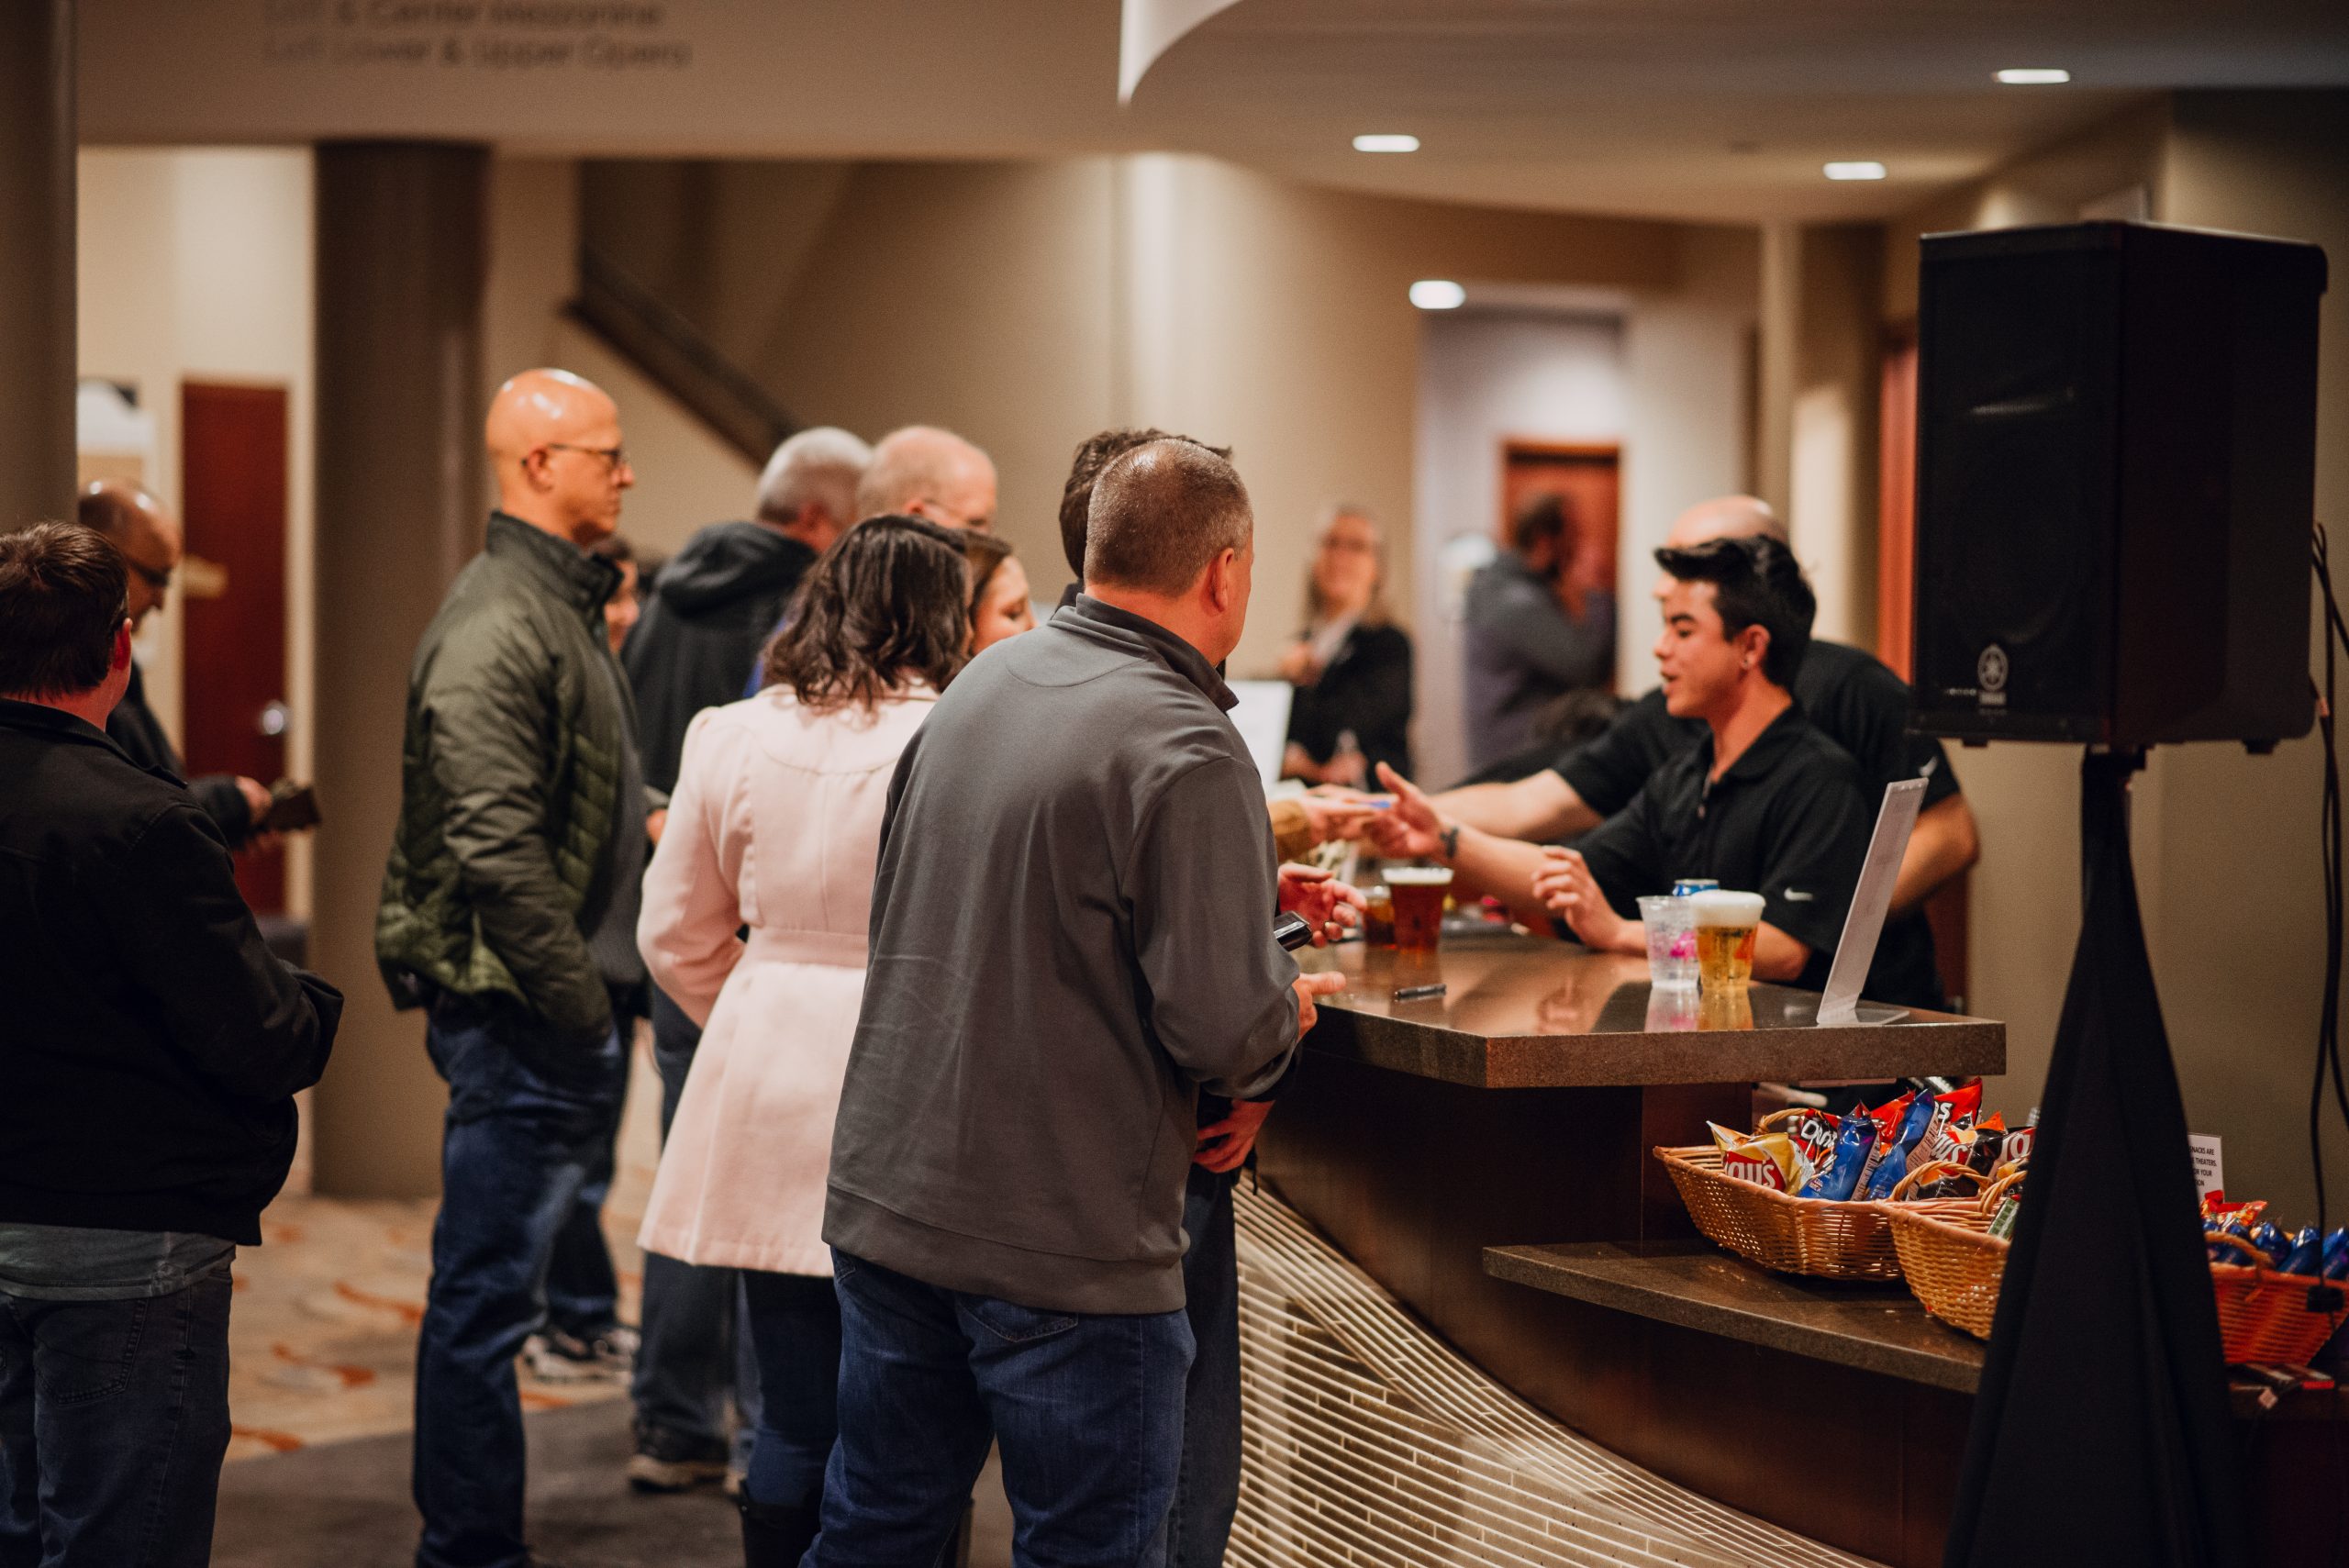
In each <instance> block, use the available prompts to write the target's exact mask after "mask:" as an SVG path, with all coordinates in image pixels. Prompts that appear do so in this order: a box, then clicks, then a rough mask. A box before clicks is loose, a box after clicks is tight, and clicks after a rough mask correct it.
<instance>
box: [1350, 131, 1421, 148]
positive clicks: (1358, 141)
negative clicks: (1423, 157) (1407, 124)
mask: <svg viewBox="0 0 2349 1568" xmlns="http://www.w3.org/2000/svg"><path fill="white" fill-rule="evenodd" d="M1354 150H1355V151H1356V152H1417V151H1418V150H1419V138H1418V137H1416V136H1390V135H1386V134H1380V135H1376V136H1358V137H1356V138H1354Z"/></svg>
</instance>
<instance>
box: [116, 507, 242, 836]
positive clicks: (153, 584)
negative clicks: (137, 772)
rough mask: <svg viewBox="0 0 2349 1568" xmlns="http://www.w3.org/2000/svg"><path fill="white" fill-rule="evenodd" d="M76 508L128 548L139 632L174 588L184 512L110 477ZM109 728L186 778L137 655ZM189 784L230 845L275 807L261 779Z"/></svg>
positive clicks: (202, 779) (139, 753)
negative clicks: (176, 514)
mask: <svg viewBox="0 0 2349 1568" xmlns="http://www.w3.org/2000/svg"><path fill="white" fill-rule="evenodd" d="M74 515H75V517H77V518H78V519H79V521H80V522H81V523H82V525H83V527H84V528H95V529H97V530H98V532H100V533H102V534H104V535H106V539H107V541H108V542H109V543H111V544H112V545H113V546H114V547H115V549H117V550H120V551H121V552H122V561H123V564H124V566H126V567H128V569H129V573H130V577H129V583H130V629H131V633H132V635H134V636H135V635H137V634H138V632H139V630H140V629H141V628H144V627H145V626H146V624H147V617H149V616H150V615H153V614H154V613H155V612H156V611H157V610H160V609H161V608H162V607H163V601H164V599H165V598H167V597H168V596H169V595H170V594H171V591H172V573H173V572H175V571H177V570H178V569H179V564H180V555H181V552H182V551H183V550H184V549H185V548H186V537H185V535H184V534H183V533H182V531H181V529H180V525H179V519H178V518H176V517H173V516H172V515H171V513H169V512H168V511H166V510H164V509H163V504H162V503H161V501H158V500H156V499H155V497H153V496H152V495H149V494H147V492H145V491H144V490H141V489H139V488H137V487H136V486H134V485H128V484H91V485H88V486H86V487H85V488H84V489H83V492H82V499H81V503H80V505H79V506H77V507H76V508H75V513H74ZM106 734H107V735H108V736H109V737H111V738H112V739H113V740H114V743H115V744H116V745H117V746H119V747H121V748H122V750H123V754H124V755H126V756H128V758H129V759H130V760H131V761H132V762H136V763H138V764H139V766H140V767H142V768H159V769H161V770H162V771H163V772H164V773H173V774H177V775H180V776H181V777H183V778H185V775H186V773H187V769H186V767H185V766H184V764H183V763H182V762H180V754H179V751H178V750H177V749H176V748H175V747H173V744H172V738H171V737H170V736H168V735H166V734H164V733H163V725H162V721H161V720H160V719H158V718H157V717H155V712H154V709H152V708H150V707H149V706H147V682H146V678H145V677H144V676H143V675H142V674H141V673H140V672H139V665H138V664H137V662H133V663H132V664H131V666H130V689H129V690H128V691H127V692H125V693H123V695H122V700H121V701H120V702H118V703H117V704H115V706H114V712H113V713H112V714H111V715H110V716H109V717H107V719H106ZM186 784H187V793H188V794H189V795H190V796H192V797H193V798H194V799H195V804H196V806H197V807H198V808H199V809H201V810H202V811H203V813H204V814H205V815H206V817H211V818H212V825H213V826H214V827H216V828H219V829H220V836H221V837H222V838H223V839H225V840H228V847H229V848H230V849H232V850H236V849H242V848H243V847H244V845H245V841H246V840H249V839H250V838H251V837H252V836H253V824H255V823H256V822H259V821H260V820H261V819H262V817H263V816H265V815H266V814H267V813H268V811H269V786H268V785H266V784H262V782H261V781H260V780H259V779H248V778H239V777H238V776H237V775H236V774H234V773H202V774H199V775H197V776H196V777H195V778H192V779H186Z"/></svg>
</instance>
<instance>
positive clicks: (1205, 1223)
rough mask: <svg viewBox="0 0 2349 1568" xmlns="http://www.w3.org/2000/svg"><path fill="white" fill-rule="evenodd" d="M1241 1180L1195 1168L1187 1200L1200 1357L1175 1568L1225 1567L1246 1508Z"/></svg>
mask: <svg viewBox="0 0 2349 1568" xmlns="http://www.w3.org/2000/svg"><path fill="white" fill-rule="evenodd" d="M1239 1181H1240V1173H1239V1172H1237V1171H1228V1172H1225V1173H1222V1174H1220V1175H1219V1174H1217V1173H1215V1172H1213V1171H1209V1170H1207V1169H1205V1168H1203V1167H1201V1166H1198V1165H1194V1166H1192V1167H1191V1181H1190V1185H1189V1186H1188V1187H1187V1188H1186V1189H1185V1191H1184V1194H1183V1231H1184V1234H1186V1235H1187V1236H1188V1237H1189V1238H1190V1239H1191V1248H1190V1251H1187V1252H1185V1253H1184V1254H1183V1291H1184V1307H1183V1309H1184V1311H1185V1312H1186V1314H1187V1315H1188V1316H1189V1318H1190V1319H1191V1339H1192V1340H1193V1341H1194V1342H1195V1343H1196V1344H1197V1347H1198V1349H1197V1353H1196V1354H1195V1355H1194V1356H1193V1357H1192V1359H1191V1375H1190V1379H1189V1382H1188V1385H1187V1386H1186V1389H1185V1391H1184V1399H1183V1469H1182V1473H1181V1475H1180V1476H1179V1477H1178V1478H1177V1480H1176V1481H1175V1507H1174V1508H1173V1509H1172V1511H1170V1512H1169V1513H1168V1515H1167V1517H1166V1562H1167V1568H1217V1565H1218V1564H1219V1563H1220V1562H1222V1561H1223V1549H1224V1547H1225V1545H1226V1543H1228V1542H1229V1541H1230V1539H1231V1516H1232V1515H1233V1514H1234V1513H1236V1512H1237V1511H1238V1510H1239V1507H1240V1258H1239V1254H1238V1251H1236V1248H1237V1242H1236V1240H1234V1237H1233V1233H1232V1220H1231V1189H1232V1188H1233V1187H1234V1186H1235V1185H1236V1184H1238V1183H1239Z"/></svg>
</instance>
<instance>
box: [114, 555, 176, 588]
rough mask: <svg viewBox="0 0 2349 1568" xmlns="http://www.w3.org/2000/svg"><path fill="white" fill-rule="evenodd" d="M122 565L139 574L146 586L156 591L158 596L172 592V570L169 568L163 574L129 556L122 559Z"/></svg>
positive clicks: (164, 569)
mask: <svg viewBox="0 0 2349 1568" xmlns="http://www.w3.org/2000/svg"><path fill="white" fill-rule="evenodd" d="M122 563H123V564H124V565H125V566H128V567H129V568H130V569H131V570H132V571H133V572H136V573H138V574H139V581H140V582H142V583H144V584H147V586H149V587H150V588H152V589H154V590H155V592H157V593H158V594H163V593H169V592H170V591H171V586H172V569H171V568H170V567H168V566H167V567H165V568H163V569H162V570H161V572H158V571H156V570H155V568H153V567H151V566H148V565H145V564H143V563H141V562H136V561H133V560H131V559H130V557H128V556H127V555H126V556H124V557H123V558H122Z"/></svg>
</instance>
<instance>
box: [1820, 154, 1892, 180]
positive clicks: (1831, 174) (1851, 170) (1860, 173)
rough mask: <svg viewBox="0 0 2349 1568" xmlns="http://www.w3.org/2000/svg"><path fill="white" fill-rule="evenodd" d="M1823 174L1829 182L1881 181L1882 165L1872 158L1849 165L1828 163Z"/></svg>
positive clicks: (1882, 176) (1856, 160)
mask: <svg viewBox="0 0 2349 1568" xmlns="http://www.w3.org/2000/svg"><path fill="white" fill-rule="evenodd" d="M1825 172H1826V174H1827V177H1828V178H1829V179H1831V180H1881V179H1883V178H1884V165H1883V164H1881V163H1879V162H1877V161H1876V160H1875V159H1873V158H1863V159H1855V160H1854V161H1851V162H1849V163H1830V164H1829V165H1827V168H1826V171H1825Z"/></svg>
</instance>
